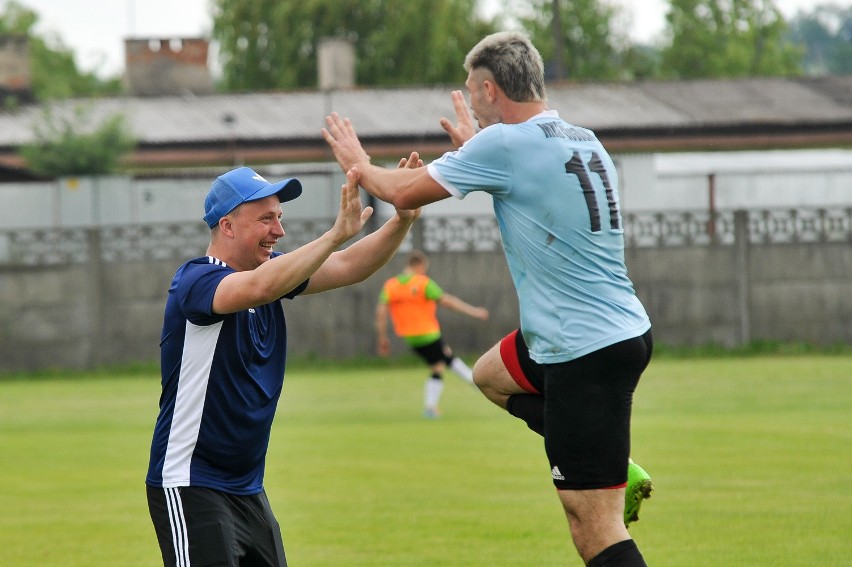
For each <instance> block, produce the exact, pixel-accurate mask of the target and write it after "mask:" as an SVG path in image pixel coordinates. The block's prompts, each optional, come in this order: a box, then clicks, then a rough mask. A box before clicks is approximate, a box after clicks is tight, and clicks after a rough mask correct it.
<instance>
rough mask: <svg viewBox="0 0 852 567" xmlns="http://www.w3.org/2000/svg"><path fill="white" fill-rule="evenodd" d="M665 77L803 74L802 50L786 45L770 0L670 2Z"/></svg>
mask: <svg viewBox="0 0 852 567" xmlns="http://www.w3.org/2000/svg"><path fill="white" fill-rule="evenodd" d="M669 4H670V8H669V12H668V14H667V15H666V21H667V25H668V32H669V34H670V36H671V44H669V45H668V47H666V48H664V49H663V53H662V69H663V72H664V74H666V75H667V76H672V77H680V78H698V77H748V76H782V75H798V74H801V59H802V50H801V49H800V48H799V47H797V46H795V45H793V44H792V43H790V42H788V41H786V40H785V37H786V36H785V34H786V30H787V23H786V22H785V21H784V18H783V17H782V15H781V13H780V12H779V11H778V8H777V7H776V6H775V4H774V2H773V1H772V0H669Z"/></svg>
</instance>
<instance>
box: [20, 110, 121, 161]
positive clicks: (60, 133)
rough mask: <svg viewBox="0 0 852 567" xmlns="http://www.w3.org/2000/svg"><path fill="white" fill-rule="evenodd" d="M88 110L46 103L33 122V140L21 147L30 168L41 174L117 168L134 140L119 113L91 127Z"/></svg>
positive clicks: (90, 117) (21, 152) (89, 111)
mask: <svg viewBox="0 0 852 567" xmlns="http://www.w3.org/2000/svg"><path fill="white" fill-rule="evenodd" d="M93 122H94V120H93V119H92V116H91V110H90V109H87V108H85V107H84V106H81V105H76V106H74V107H73V109H70V112H69V108H68V107H58V106H50V105H46V106H45V107H44V108H43V110H42V113H41V115H40V116H39V117H38V118H37V119H36V121H35V123H34V125H33V133H34V138H35V140H34V141H33V142H32V143H30V144H26V145H24V146H22V147H21V149H20V155H21V156H22V157H23V158H24V160H25V161H26V162H27V166H28V167H29V169H31V170H32V171H34V172H35V173H38V174H40V175H45V176H49V177H61V176H67V175H103V174H107V173H112V172H115V171H117V170H118V169H119V166H120V160H121V158H122V157H123V156H124V155H125V154H127V153H128V152H130V151H131V150H132V149H133V148H134V146H135V145H136V142H135V140H134V138H133V136H132V134H131V133H130V130H129V128H128V126H127V124H126V122H125V119H124V117H123V116H121V115H114V116H111V117H109V118H107V119H106V120H104V121H103V122H102V123H101V124H100V125H99V126H97V127H96V128H92V124H93Z"/></svg>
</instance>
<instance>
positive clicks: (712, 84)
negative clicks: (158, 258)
mask: <svg viewBox="0 0 852 567" xmlns="http://www.w3.org/2000/svg"><path fill="white" fill-rule="evenodd" d="M453 88H460V86H454V87H449V86H442V87H428V88H388V89H354V90H346V91H332V92H321V91H298V92H275V93H250V94H214V95H206V96H192V95H189V96H183V97H181V96H174V97H157V98H134V97H121V98H103V99H86V100H74V101H65V102H62V103H58V104H59V107H60V108H64V109H66V111H67V109H68V108H70V107H72V106H81V107H83V108H87V109H89V112H90V117H91V123H92V124H95V125H96V124H100V122H101V121H102V120H103V119H104V118H106V117H109V116H111V115H114V114H117V113H121V114H123V115H124V116H126V118H127V120H128V122H129V124H130V126H131V128H132V129H133V132H134V134H135V136H136V137H137V139H138V141H139V142H140V143H141V144H150V145H162V144H203V143H205V142H211V143H213V142H215V143H222V142H228V141H231V140H238V141H252V142H264V141H276V142H281V141H293V142H298V141H302V140H313V141H316V140H317V139H319V137H320V128H322V126H323V125H324V117H325V116H326V115H327V114H328V113H329V112H330V111H332V110H335V111H337V112H338V113H340V114H341V115H343V116H347V117H349V118H351V119H352V121H353V123H354V124H355V125H356V127H357V129H358V133H359V135H360V136H361V137H362V139H368V138H373V137H375V138H387V137H391V138H392V137H396V136H401V137H412V136H414V137H421V136H422V137H440V136H444V135H445V134H444V132H443V130H442V129H441V127H440V124H439V123H438V120H439V119H440V118H441V117H442V116H447V117H449V118H452V117H453V115H452V112H453V109H452V105H451V102H450V97H449V93H450V91H451V90H452V89H453ZM849 93H852V76H843V77H831V78H829V79H812V80H809V79H783V78H778V79H775V78H761V79H742V80H692V81H665V82H650V81H648V82H635V83H610V84H559V85H556V84H551V85H549V86H548V97H549V106H550V107H551V108H554V109H556V110H558V111H559V112H560V115H561V116H562V117H563V118H565V119H566V120H568V121H569V122H572V123H574V124H577V125H581V126H585V127H587V128H591V129H593V130H597V131H602V130H604V131H605V130H622V129H628V130H634V129H638V130H641V129H660V128H664V129H678V128H687V129H688V128H693V129H694V128H702V127H707V126H728V125H739V126H748V125H754V126H756V127H759V126H761V125H766V124H774V125H780V126H785V125H797V124H801V125H804V126H808V125H813V124H824V125H830V124H833V123H845V124H852V95H850V94H849ZM41 112H42V110H41V108H40V107H38V106H28V107H24V108H22V109H20V110H19V111H17V112H11V113H10V112H2V113H0V146H2V147H15V146H19V145H21V144H24V143H27V142H30V141H32V139H33V134H32V125H33V123H34V121H36V120H37V119H38V117H39V116H40V113H41ZM226 115H231V116H233V118H234V121H233V122H232V123H231V124H229V123H227V122H226V121H225V120H224V117H225V116H226Z"/></svg>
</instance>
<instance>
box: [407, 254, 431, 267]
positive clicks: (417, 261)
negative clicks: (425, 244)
mask: <svg viewBox="0 0 852 567" xmlns="http://www.w3.org/2000/svg"><path fill="white" fill-rule="evenodd" d="M405 263H406V265H408V267H409V268H413V267H414V266H423V265H425V264H428V263H429V258H427V257H426V254H424V253H423V252H421V251H420V250H412V251H411V253H410V254H409V255H408V259H407V260H406V261H405Z"/></svg>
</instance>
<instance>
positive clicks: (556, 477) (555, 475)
mask: <svg viewBox="0 0 852 567" xmlns="http://www.w3.org/2000/svg"><path fill="white" fill-rule="evenodd" d="M550 476H552V477H553V480H565V477H564V476H562V473H561V472H559V467H556V466H554V467H553V468H552V469H551V471H550Z"/></svg>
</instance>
